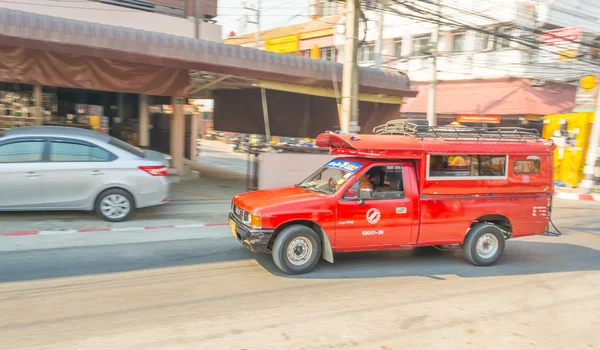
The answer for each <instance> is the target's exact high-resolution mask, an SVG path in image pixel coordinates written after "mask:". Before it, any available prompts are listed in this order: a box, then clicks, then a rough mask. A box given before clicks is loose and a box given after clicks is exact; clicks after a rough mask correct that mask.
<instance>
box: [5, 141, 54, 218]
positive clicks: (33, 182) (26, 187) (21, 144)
mask: <svg viewBox="0 0 600 350" xmlns="http://www.w3.org/2000/svg"><path fill="white" fill-rule="evenodd" d="M45 146H46V141H45V140H44V139H11V140H7V141H5V142H3V143H1V144H0V209H4V210H6V209H12V210H17V209H34V208H37V207H41V206H43V205H44V202H45V198H44V195H43V193H42V184H41V181H42V178H41V172H40V168H41V167H42V166H43V154H44V147H45Z"/></svg>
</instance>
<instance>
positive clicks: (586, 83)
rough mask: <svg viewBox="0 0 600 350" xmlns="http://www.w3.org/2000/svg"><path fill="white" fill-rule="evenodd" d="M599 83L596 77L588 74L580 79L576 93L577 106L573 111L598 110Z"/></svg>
mask: <svg viewBox="0 0 600 350" xmlns="http://www.w3.org/2000/svg"><path fill="white" fill-rule="evenodd" d="M597 94H598V85H597V84H596V77H594V76H592V75H588V76H585V77H583V78H582V79H581V80H580V81H579V86H578V87H577V92H576V94H575V107H574V108H573V112H594V111H595V110H596V95H597Z"/></svg>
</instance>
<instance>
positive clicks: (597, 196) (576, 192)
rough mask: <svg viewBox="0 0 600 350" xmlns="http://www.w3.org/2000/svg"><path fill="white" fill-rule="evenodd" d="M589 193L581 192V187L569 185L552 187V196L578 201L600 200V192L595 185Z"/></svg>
mask: <svg viewBox="0 0 600 350" xmlns="http://www.w3.org/2000/svg"><path fill="white" fill-rule="evenodd" d="M592 191H593V192H592V193H591V194H582V193H581V188H571V187H558V186H555V187H554V198H556V199H566V200H578V201H594V202H600V193H599V192H598V188H597V187H595V188H594V189H593V190H592Z"/></svg>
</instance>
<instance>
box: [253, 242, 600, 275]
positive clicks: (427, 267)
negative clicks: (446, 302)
mask: <svg viewBox="0 0 600 350" xmlns="http://www.w3.org/2000/svg"><path fill="white" fill-rule="evenodd" d="M256 260H257V262H258V263H259V264H260V265H261V266H262V267H263V268H265V269H266V270H267V271H269V272H270V273H272V274H273V275H276V276H280V277H285V278H300V279H344V278H379V277H409V276H411V277H412V276H421V277H428V278H432V279H436V280H443V279H444V277H443V276H444V275H456V276H459V277H464V278H477V277H498V276H514V275H532V274H544V273H560V272H575V271H598V270H600V251H599V250H596V249H592V248H588V247H584V246H579V245H573V244H566V243H545V242H524V241H512V242H510V241H509V242H507V245H506V250H505V251H504V254H503V255H502V257H501V258H500V259H499V260H498V262H497V263H496V264H495V265H493V266H488V267H479V266H474V265H472V264H471V263H469V262H468V261H467V260H466V259H465V258H464V255H463V251H462V249H458V248H453V249H450V250H448V251H439V250H435V249H434V248H430V249H429V250H424V251H423V250H415V249H405V250H395V251H375V252H359V253H342V254H336V256H335V263H334V264H330V263H328V262H325V261H321V262H319V264H318V265H317V266H316V267H315V269H314V270H313V271H312V272H311V273H309V274H305V275H295V276H290V275H287V274H285V273H283V272H281V271H280V270H279V269H278V268H277V267H276V266H275V264H274V263H273V261H272V260H271V259H270V256H259V257H257V258H256Z"/></svg>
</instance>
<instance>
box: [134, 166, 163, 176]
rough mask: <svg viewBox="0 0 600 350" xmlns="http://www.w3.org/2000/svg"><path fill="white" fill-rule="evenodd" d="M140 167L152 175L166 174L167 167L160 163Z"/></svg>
mask: <svg viewBox="0 0 600 350" xmlns="http://www.w3.org/2000/svg"><path fill="white" fill-rule="evenodd" d="M140 169H141V170H143V171H145V172H147V173H148V174H150V175H152V176H167V167H166V166H162V165H148V166H140Z"/></svg>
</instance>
